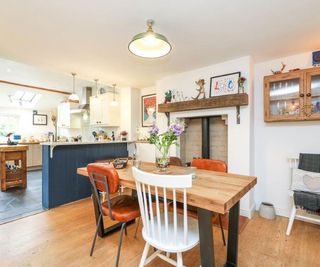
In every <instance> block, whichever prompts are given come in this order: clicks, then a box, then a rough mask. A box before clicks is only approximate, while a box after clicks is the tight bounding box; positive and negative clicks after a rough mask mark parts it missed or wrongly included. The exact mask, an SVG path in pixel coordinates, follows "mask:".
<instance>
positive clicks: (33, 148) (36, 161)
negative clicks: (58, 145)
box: [27, 144, 42, 169]
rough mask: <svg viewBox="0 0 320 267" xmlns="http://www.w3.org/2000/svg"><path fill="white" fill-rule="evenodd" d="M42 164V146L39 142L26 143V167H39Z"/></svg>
mask: <svg viewBox="0 0 320 267" xmlns="http://www.w3.org/2000/svg"><path fill="white" fill-rule="evenodd" d="M41 166H42V147H41V145H40V144H28V150H27V168H28V169H39V168H41Z"/></svg>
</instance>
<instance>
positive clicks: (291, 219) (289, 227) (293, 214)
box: [286, 203, 297, 235]
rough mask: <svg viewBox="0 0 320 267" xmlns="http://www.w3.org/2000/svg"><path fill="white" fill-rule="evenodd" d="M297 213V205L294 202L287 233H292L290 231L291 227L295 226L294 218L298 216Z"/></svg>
mask: <svg viewBox="0 0 320 267" xmlns="http://www.w3.org/2000/svg"><path fill="white" fill-rule="evenodd" d="M296 213H297V209H296V207H295V205H294V203H293V207H292V210H291V214H290V218H289V223H288V227H287V232H286V235H290V233H291V229H292V226H293V222H294V219H295V217H296Z"/></svg>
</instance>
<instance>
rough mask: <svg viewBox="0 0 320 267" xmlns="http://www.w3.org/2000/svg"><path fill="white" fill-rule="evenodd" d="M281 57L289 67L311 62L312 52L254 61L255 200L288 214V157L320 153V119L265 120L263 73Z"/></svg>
mask: <svg viewBox="0 0 320 267" xmlns="http://www.w3.org/2000/svg"><path fill="white" fill-rule="evenodd" d="M281 61H283V62H284V63H285V64H287V67H286V71H288V70H289V69H293V68H301V69H303V68H308V67H311V66H312V63H311V52H308V53H303V54H299V55H294V56H290V57H286V58H279V59H276V60H271V61H267V62H263V63H259V64H256V65H255V68H254V71H255V75H254V77H255V78H254V92H255V95H254V102H255V105H254V116H255V118H254V126H255V139H254V140H255V152H254V153H255V160H254V166H255V175H256V176H257V177H258V184H257V186H256V189H255V191H256V193H255V201H256V203H257V204H258V205H257V207H259V205H260V203H261V201H268V202H271V203H273V204H274V205H275V207H276V211H277V214H279V215H283V216H288V215H289V210H290V209H291V205H292V204H291V203H290V198H289V197H288V191H287V190H288V188H289V179H290V170H289V167H288V162H287V158H288V157H291V156H294V157H298V155H299V153H300V152H307V153H320V142H319V133H320V127H319V126H320V122H319V121H314V122H283V123H279V122H278V123H265V122H264V118H263V77H264V76H266V75H270V74H271V71H270V69H279V68H280V65H281Z"/></svg>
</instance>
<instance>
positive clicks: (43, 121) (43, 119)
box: [32, 114, 48, 125]
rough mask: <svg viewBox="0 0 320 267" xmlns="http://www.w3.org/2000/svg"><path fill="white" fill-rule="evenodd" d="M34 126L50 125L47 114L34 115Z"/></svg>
mask: <svg viewBox="0 0 320 267" xmlns="http://www.w3.org/2000/svg"><path fill="white" fill-rule="evenodd" d="M32 123H33V125H48V116H47V115H46V114H33V120H32Z"/></svg>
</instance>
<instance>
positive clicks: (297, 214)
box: [286, 158, 320, 236]
mask: <svg viewBox="0 0 320 267" xmlns="http://www.w3.org/2000/svg"><path fill="white" fill-rule="evenodd" d="M288 161H289V166H290V169H291V182H290V188H289V196H290V197H291V199H292V209H291V212H290V217H289V222H288V226H287V231H286V235H288V236H289V235H290V234H291V230H292V226H293V222H294V220H295V219H300V220H302V221H306V222H311V223H316V224H320V217H319V216H317V215H313V214H309V213H306V212H305V211H303V210H300V209H297V208H296V206H295V204H294V200H293V189H292V174H293V169H296V168H298V165H299V159H298V158H288Z"/></svg>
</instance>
